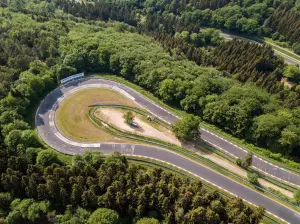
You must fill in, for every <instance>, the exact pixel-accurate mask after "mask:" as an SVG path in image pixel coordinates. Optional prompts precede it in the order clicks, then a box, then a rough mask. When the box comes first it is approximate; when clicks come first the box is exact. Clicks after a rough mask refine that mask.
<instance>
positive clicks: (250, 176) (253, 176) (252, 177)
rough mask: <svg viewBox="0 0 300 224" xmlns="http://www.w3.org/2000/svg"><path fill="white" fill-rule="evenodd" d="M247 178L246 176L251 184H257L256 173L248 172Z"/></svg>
mask: <svg viewBox="0 0 300 224" xmlns="http://www.w3.org/2000/svg"><path fill="white" fill-rule="evenodd" d="M247 178H248V181H249V182H250V183H251V184H253V185H259V182H258V175H257V174H256V173H250V172H248V173H247Z"/></svg>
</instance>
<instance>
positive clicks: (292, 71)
mask: <svg viewBox="0 0 300 224" xmlns="http://www.w3.org/2000/svg"><path fill="white" fill-rule="evenodd" d="M283 76H284V77H287V78H288V79H290V80H291V81H295V82H299V81H300V69H299V68H298V67H297V66H295V65H287V67H286V68H285V69H284V71H283Z"/></svg>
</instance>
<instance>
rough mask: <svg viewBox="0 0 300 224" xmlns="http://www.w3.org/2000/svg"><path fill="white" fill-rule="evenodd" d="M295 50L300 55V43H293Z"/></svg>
mask: <svg viewBox="0 0 300 224" xmlns="http://www.w3.org/2000/svg"><path fill="white" fill-rule="evenodd" d="M293 51H294V52H295V53H296V54H299V55H300V43H295V44H293Z"/></svg>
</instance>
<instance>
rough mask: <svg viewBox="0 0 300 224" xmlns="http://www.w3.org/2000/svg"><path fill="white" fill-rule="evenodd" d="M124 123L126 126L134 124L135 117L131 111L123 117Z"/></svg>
mask: <svg viewBox="0 0 300 224" xmlns="http://www.w3.org/2000/svg"><path fill="white" fill-rule="evenodd" d="M123 118H124V121H125V123H126V124H130V123H132V122H133V119H134V115H133V113H132V112H131V111H127V112H126V113H125V114H124V115H123Z"/></svg>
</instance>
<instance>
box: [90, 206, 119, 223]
mask: <svg viewBox="0 0 300 224" xmlns="http://www.w3.org/2000/svg"><path fill="white" fill-rule="evenodd" d="M87 223H88V224H119V215H118V213H117V212H115V211H114V210H111V209H107V208H98V209H97V210H96V211H94V212H93V213H92V214H91V216H90V217H89V219H88V221H87Z"/></svg>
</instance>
